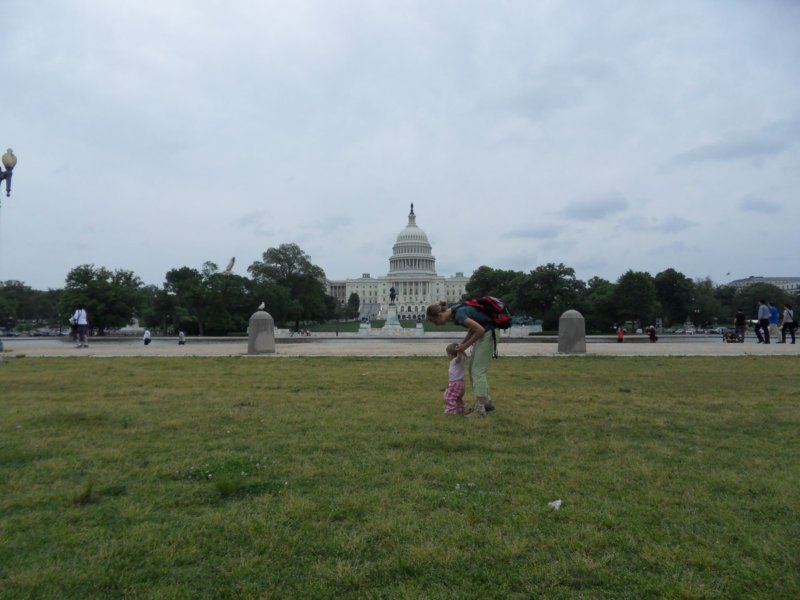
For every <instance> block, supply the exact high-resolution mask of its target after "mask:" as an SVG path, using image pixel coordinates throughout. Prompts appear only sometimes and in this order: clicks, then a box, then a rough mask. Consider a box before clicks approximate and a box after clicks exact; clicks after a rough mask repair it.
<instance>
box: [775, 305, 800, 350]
mask: <svg viewBox="0 0 800 600" xmlns="http://www.w3.org/2000/svg"><path fill="white" fill-rule="evenodd" d="M796 329H797V321H796V320H795V318H794V311H793V310H792V305H791V304H789V303H786V304H784V305H783V320H782V321H781V341H780V342H778V343H779V344H785V343H786V332H787V331H788V332H789V335H791V336H792V341H791V343H792V344H794V332H795V330H796Z"/></svg>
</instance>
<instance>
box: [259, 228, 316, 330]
mask: <svg viewBox="0 0 800 600" xmlns="http://www.w3.org/2000/svg"><path fill="white" fill-rule="evenodd" d="M262 258H263V260H261V261H256V262H254V263H253V264H252V265H250V266H249V267H248V268H247V270H248V272H250V273H251V274H252V276H253V279H254V280H255V282H256V283H257V284H261V285H263V284H274V285H277V286H279V287H281V288H283V289H284V290H286V292H288V296H289V299H290V300H289V304H288V306H287V307H286V313H285V314H286V319H288V320H291V321H294V324H295V328H297V329H299V328H300V321H304V320H311V321H313V320H321V319H325V317H326V316H327V315H328V307H327V305H326V302H325V296H326V295H327V294H326V290H325V271H323V270H322V268H320V267H318V266H317V265H315V264H313V263H312V262H311V258H310V257H309V256H308V255H307V254H306V253H305V252H303V251H302V250H301V249H300V247H299V246H298V245H297V244H281V245H280V246H279V247H277V248H269V249H268V250H267V251H266V252H264V254H263V256H262ZM267 308H268V310H269V308H270V307H269V305H267ZM273 318H275V315H274V314H273ZM276 320H277V319H276Z"/></svg>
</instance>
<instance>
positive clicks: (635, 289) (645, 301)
mask: <svg viewBox="0 0 800 600" xmlns="http://www.w3.org/2000/svg"><path fill="white" fill-rule="evenodd" d="M655 307H656V286H655V284H654V283H653V278H652V277H651V276H650V273H647V272H641V271H632V270H628V271H627V272H625V273H623V274H622V275H621V276H620V278H619V279H618V280H617V286H616V288H615V289H614V308H615V309H616V312H617V316H618V318H619V320H621V321H635V322H637V323H638V325H639V327H643V326H645V324H647V323H651V322H652V320H653V317H654V316H655Z"/></svg>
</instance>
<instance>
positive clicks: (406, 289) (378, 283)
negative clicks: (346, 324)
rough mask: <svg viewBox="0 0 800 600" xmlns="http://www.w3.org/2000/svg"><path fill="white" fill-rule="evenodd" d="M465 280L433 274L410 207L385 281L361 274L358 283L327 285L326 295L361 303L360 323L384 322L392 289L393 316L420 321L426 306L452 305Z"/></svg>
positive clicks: (431, 261)
mask: <svg viewBox="0 0 800 600" xmlns="http://www.w3.org/2000/svg"><path fill="white" fill-rule="evenodd" d="M468 281H469V277H464V274H463V273H456V274H455V275H454V276H452V277H444V276H441V275H437V274H436V258H435V257H434V256H433V254H432V253H431V244H430V242H428V236H427V235H425V232H424V231H423V230H422V229H420V228H419V227H417V217H416V215H414V205H413V204H412V205H411V212H410V213H409V214H408V225H406V227H405V229H403V230H402V231H401V232H400V233H399V234H397V240H396V241H395V243H394V246H392V257H391V258H390V259H389V273H388V274H387V275H386V276H385V277H370V275H369V273H364V274H363V275H362V276H361V278H360V279H346V280H344V281H330V280H328V281H327V286H328V294H330V295H331V296H333V297H334V298H336V299H337V300H338V301H339V302H341V303H342V304H345V303H346V302H347V299H348V298H350V295H351V294H358V298H359V300H360V301H361V305H360V307H359V313H358V316H359V318H360V319H369V320H373V319H385V318H386V312H387V309H388V308H389V302H390V298H389V294H390V289H391V288H394V290H395V294H396V298H395V301H394V302H395V305H396V306H397V316H398V317H399V318H400V319H402V320H415V321H416V320H422V319H424V318H425V309H426V308H427V307H428V305H429V304H433V303H435V302H441V301H445V302H448V303H455V302H459V301H460V300H461V297H462V295H463V294H464V293H465V292H466V286H467V282H468Z"/></svg>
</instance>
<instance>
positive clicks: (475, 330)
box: [456, 318, 486, 352]
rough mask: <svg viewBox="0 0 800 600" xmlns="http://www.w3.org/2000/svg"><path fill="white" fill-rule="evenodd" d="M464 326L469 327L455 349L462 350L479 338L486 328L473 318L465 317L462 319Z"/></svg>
mask: <svg viewBox="0 0 800 600" xmlns="http://www.w3.org/2000/svg"><path fill="white" fill-rule="evenodd" d="M464 327H467V328H469V331H468V332H467V335H466V336H465V337H464V339H463V340H462V341H461V343H460V344H459V345H458V346H456V351H458V352H464V350H466V349H467V348H469V347H470V346H472V344H474V343H475V342H477V341H478V340H479V339H481V336H482V335H483V334H484V333H486V330H485V329H484V328H483V325H481V324H480V323H478V322H477V321H475V320H474V319H470V318H466V319H464Z"/></svg>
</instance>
